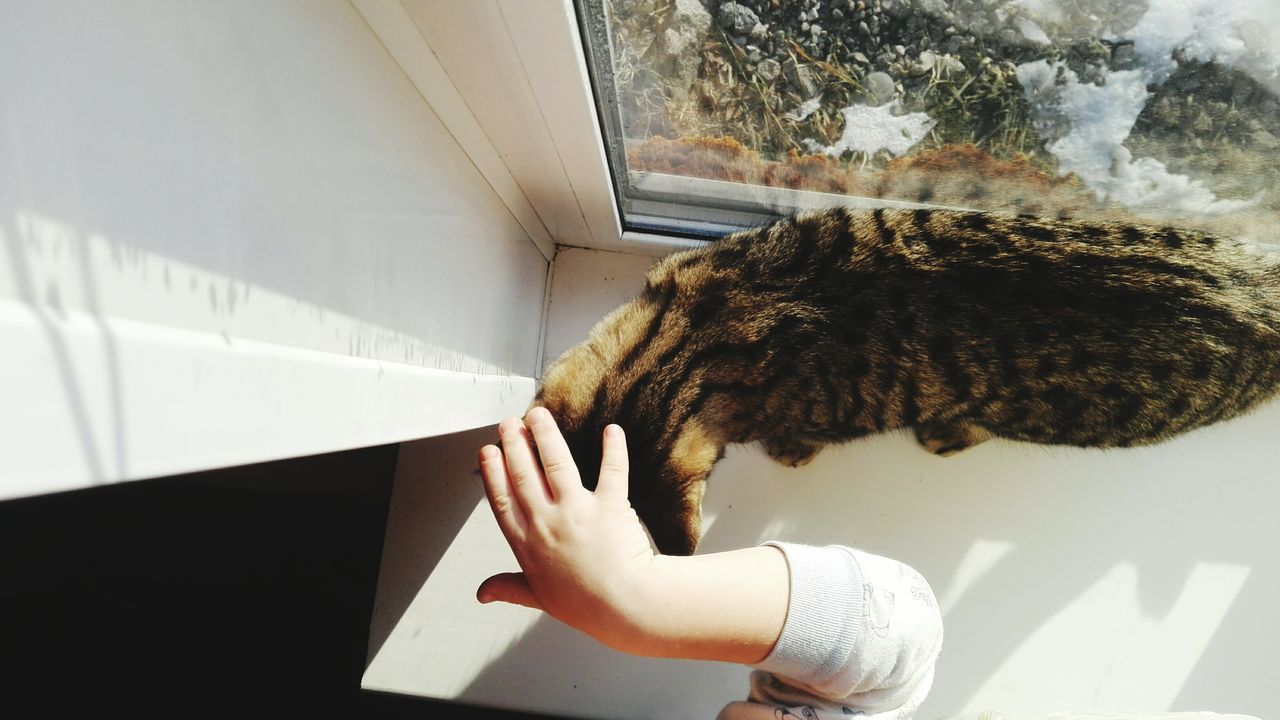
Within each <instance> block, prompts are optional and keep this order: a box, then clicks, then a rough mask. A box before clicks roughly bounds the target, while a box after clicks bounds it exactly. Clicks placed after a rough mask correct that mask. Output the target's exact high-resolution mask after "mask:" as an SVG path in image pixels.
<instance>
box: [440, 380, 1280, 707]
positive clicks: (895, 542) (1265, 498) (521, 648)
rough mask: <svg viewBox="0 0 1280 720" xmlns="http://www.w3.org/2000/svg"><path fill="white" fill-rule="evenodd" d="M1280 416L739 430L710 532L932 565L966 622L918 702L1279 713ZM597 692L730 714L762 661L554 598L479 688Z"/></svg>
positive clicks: (551, 694)
mask: <svg viewBox="0 0 1280 720" xmlns="http://www.w3.org/2000/svg"><path fill="white" fill-rule="evenodd" d="M1277 427H1280V403H1272V404H1271V405H1270V406H1268V407H1266V408H1265V409H1264V410H1263V411H1261V412H1258V413H1255V414H1254V415H1252V416H1250V417H1248V418H1245V419H1243V420H1237V421H1234V422H1230V423H1226V424H1224V425H1221V426H1218V427H1217V428H1211V429H1209V430H1205V431H1201V432H1198V433H1195V434H1193V435H1191V436H1187V437H1184V438H1182V439H1180V440H1177V441H1175V442H1174V443H1171V444H1169V445H1166V446H1163V447H1160V448H1146V449H1137V450H1130V451H1116V452H1100V451H1079V450H1071V449H1063V448H1045V447H1038V446H1029V445H1022V444H1015V443H1005V442H993V443H989V444H987V445H984V446H981V447H979V448H975V449H973V450H970V451H968V452H966V453H964V454H962V455H960V456H958V457H955V458H949V459H943V458H936V457H934V456H931V455H928V454H926V453H925V452H924V451H923V450H920V449H919V448H917V447H915V446H914V442H913V441H911V440H909V439H908V437H907V436H906V435H904V434H899V435H894V436H885V437H879V438H872V439H868V440H865V441H860V442H857V443H854V444H851V445H848V446H845V447H840V448H831V449H828V450H826V451H824V453H823V454H822V455H820V456H819V457H818V459H817V460H815V462H814V463H813V464H811V465H810V466H808V467H806V468H803V469H800V470H788V469H785V468H781V467H779V466H777V465H775V464H773V463H772V462H771V461H769V460H768V459H767V458H765V457H764V456H763V454H762V453H761V452H759V451H758V450H756V449H754V448H745V447H735V448H731V449H730V452H729V453H728V456H727V457H726V458H725V460H723V461H722V463H721V464H720V465H719V466H718V467H717V469H716V472H715V474H714V475H713V477H712V479H711V489H710V491H709V493H708V495H707V498H706V502H705V510H706V512H707V516H708V521H707V531H706V535H705V538H704V541H703V545H702V547H701V549H700V551H701V552H713V551H718V550H725V549H731V548H736V547H742V546H748V545H753V544H756V543H758V542H760V541H762V540H765V539H770V538H777V539H785V540H790V541H796V542H804V543H813V544H827V543H840V544H847V545H853V546H855V547H859V548H862V549H864V550H867V551H871V552H876V553H880V554H884V555H889V556H893V557H897V558H899V559H901V560H904V561H906V562H908V563H910V564H912V565H913V566H915V567H916V568H918V569H919V570H920V571H921V572H922V573H923V574H924V575H925V576H926V577H928V578H930V579H931V582H932V585H933V588H934V590H935V593H936V594H937V596H938V598H939V601H940V604H941V606H942V609H943V612H944V617H945V621H946V624H947V641H946V645H945V647H944V650H943V656H942V659H941V661H940V665H939V669H938V675H937V680H936V682H935V686H934V691H933V694H932V696H931V698H930V699H929V701H928V702H927V703H926V706H925V707H924V708H922V710H921V712H920V714H919V715H918V717H920V718H935V717H941V716H945V715H951V714H954V713H958V712H962V711H973V710H987V709H995V710H1001V711H1005V712H1016V713H1025V714H1031V713H1049V712H1061V711H1068V710H1072V711H1083V710H1110V711H1135V712H1137V711H1146V712H1153V711H1165V710H1179V711H1181V710H1212V711H1216V712H1224V713H1225V712H1240V713H1249V714H1253V715H1257V716H1259V717H1276V716H1277V715H1280V701H1278V700H1277V698H1276V696H1275V694H1274V692H1273V690H1272V689H1273V688H1275V687H1276V686H1277V682H1280V677H1277V672H1280V671H1278V670H1277V666H1276V665H1275V663H1274V658H1273V657H1272V656H1273V655H1274V651H1275V648H1277V647H1280V630H1276V629H1274V626H1273V625H1271V624H1270V623H1269V621H1268V620H1267V618H1268V616H1269V615H1270V614H1271V611H1270V610H1268V609H1267V608H1274V607H1277V606H1280V567H1277V565H1276V563H1275V555H1274V548H1275V547H1277V546H1278V545H1280V526H1278V525H1277V524H1276V523H1275V522H1274V520H1273V519H1272V512H1271V508H1274V507H1275V506H1276V505H1277V501H1278V500H1280V483H1277V482H1276V480H1277V477H1276V475H1277V471H1276V469H1275V465H1274V452H1273V451H1272V449H1271V448H1272V446H1273V439H1274V437H1275V434H1276V433H1275V428H1277ZM689 601H690V602H697V599H696V598H689ZM1267 628H1271V629H1267ZM552 658H554V660H555V662H554V663H552V662H548V661H549V659H552ZM578 692H581V693H582V698H583V705H582V706H581V707H582V711H581V713H580V714H582V715H584V716H587V715H591V714H592V713H597V714H599V713H601V712H602V710H603V708H605V707H607V706H608V705H607V704H605V705H602V704H601V702H600V700H599V698H600V697H601V695H602V694H604V695H605V696H607V697H610V698H612V699H614V700H616V701H617V704H618V706H619V707H621V706H625V710H618V711H617V714H616V716H618V717H623V716H627V717H645V716H648V715H652V714H654V713H655V712H656V713H659V714H661V713H662V712H664V711H665V712H669V711H670V710H671V708H673V707H675V708H679V709H680V710H681V711H682V713H683V714H687V715H689V716H693V715H694V714H697V713H695V712H694V711H695V710H699V711H701V714H702V715H705V716H707V717H711V716H714V713H715V712H716V711H717V710H718V709H719V707H720V706H721V704H723V703H724V702H727V701H729V700H733V699H738V698H739V697H741V696H743V695H744V694H745V692H746V672H745V670H743V669H742V668H737V667H730V666H721V665H718V664H714V663H685V662H676V661H652V660H642V659H637V658H630V657H625V656H622V655H620V654H618V653H614V652H612V651H610V650H607V649H605V648H603V647H599V646H596V645H595V644H594V643H592V642H591V641H590V640H589V639H587V638H585V637H583V636H580V635H578V634H576V633H574V632H572V631H569V630H567V629H566V628H564V627H562V626H560V625H559V624H558V623H556V622H555V621H552V620H550V619H548V618H543V619H541V620H539V621H538V622H536V623H535V624H534V625H533V626H532V627H531V628H530V629H529V631H528V632H527V633H526V634H525V635H524V636H523V637H521V638H520V639H519V640H518V641H516V642H514V643H513V644H511V645H510V646H509V647H508V648H507V649H506V651H505V652H504V653H503V654H502V655H501V656H500V657H498V658H497V659H496V660H494V661H493V662H491V663H490V664H488V665H487V666H485V667H484V668H483V670H482V671H480V672H479V673H478V674H477V675H476V677H475V679H474V680H473V681H472V682H471V684H470V685H469V686H468V687H467V688H466V689H465V690H464V691H463V692H462V693H461V694H460V697H461V698H462V699H464V700H467V701H470V702H477V703H494V702H497V703H499V704H503V705H506V704H511V703H514V704H517V705H518V704H519V703H521V702H532V703H534V704H535V705H543V704H545V703H550V704H556V705H561V706H563V705H564V704H565V703H568V706H569V707H573V706H574V700H573V697H574V694H575V693H578ZM513 698H514V700H513ZM574 714H577V713H574Z"/></svg>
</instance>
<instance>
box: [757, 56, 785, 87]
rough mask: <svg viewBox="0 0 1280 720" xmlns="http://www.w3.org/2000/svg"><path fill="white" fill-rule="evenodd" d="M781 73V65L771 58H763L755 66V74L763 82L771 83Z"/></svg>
mask: <svg viewBox="0 0 1280 720" xmlns="http://www.w3.org/2000/svg"><path fill="white" fill-rule="evenodd" d="M781 73H782V65H781V64H779V63H778V61H777V60H774V59H773V58H765V59H764V60H761V61H760V64H759V65H756V74H757V75H759V76H760V78H761V79H762V80H764V81H765V82H773V81H774V80H776V79H777V77H778V75H780V74H781Z"/></svg>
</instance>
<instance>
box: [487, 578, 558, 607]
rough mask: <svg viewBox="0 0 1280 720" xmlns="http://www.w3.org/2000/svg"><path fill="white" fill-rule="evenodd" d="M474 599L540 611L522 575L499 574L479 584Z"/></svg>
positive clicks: (539, 605)
mask: <svg viewBox="0 0 1280 720" xmlns="http://www.w3.org/2000/svg"><path fill="white" fill-rule="evenodd" d="M476 599H477V600H479V601H480V602H482V603H486V604H487V603H491V602H504V603H511V604H513V605H523V606H525V607H527V608H533V609H534V610H541V609H542V605H541V604H540V603H539V602H538V598H536V597H534V595H533V591H532V590H530V589H529V581H528V580H526V579H525V576H524V573H499V574H498V575H494V576H493V577H491V578H489V579H488V580H485V581H484V582H482V583H480V588H479V589H478V590H476Z"/></svg>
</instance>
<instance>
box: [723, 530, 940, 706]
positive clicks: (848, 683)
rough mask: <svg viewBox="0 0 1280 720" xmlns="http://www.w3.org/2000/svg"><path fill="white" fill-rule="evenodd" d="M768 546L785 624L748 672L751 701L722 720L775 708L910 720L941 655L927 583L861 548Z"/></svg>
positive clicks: (936, 616) (935, 609) (937, 618)
mask: <svg viewBox="0 0 1280 720" xmlns="http://www.w3.org/2000/svg"><path fill="white" fill-rule="evenodd" d="M768 544H769V545H772V546H773V547H776V548H778V549H779V550H781V551H782V553H783V554H784V555H785V556H786V558H787V566H788V568H789V570H790V575H791V580H790V605H789V606H788V609H787V619H786V622H785V624H784V625H783V628H782V634H781V635H780V636H779V637H778V642H777V644H776V645H775V646H774V648H773V651H772V652H770V653H769V656H768V657H766V658H765V659H764V660H763V661H762V662H760V663H759V664H758V665H757V666H756V667H758V668H759V670H758V671H756V672H755V673H752V677H751V694H750V699H751V701H752V702H748V703H733V704H732V705H730V706H729V707H726V708H725V710H724V711H723V712H722V713H721V715H720V717H721V718H723V719H726V720H731V719H734V718H747V717H753V716H755V713H756V712H758V711H762V710H765V709H766V708H769V709H770V710H772V709H773V708H779V707H781V708H790V709H793V710H794V711H795V712H793V713H792V714H794V715H795V716H797V717H805V716H806V715H808V716H809V717H819V718H820V717H824V716H827V715H828V714H829V713H830V714H831V716H832V717H838V716H846V715H848V714H850V713H859V714H862V715H864V716H866V717H868V718H874V717H875V716H877V715H880V716H883V717H884V718H893V719H894V720H907V719H908V718H910V717H911V716H912V715H913V714H914V713H915V711H916V709H917V708H919V706H920V703H921V702H923V701H924V698H925V696H926V695H927V694H928V692H929V688H930V687H931V686H932V684H933V669H934V664H935V663H936V662H937V659H938V653H939V651H940V650H941V648H942V616H941V614H940V613H939V612H938V605H937V602H936V601H935V600H934V596H933V591H932V590H931V589H930V588H929V584H928V583H927V582H926V581H925V579H924V578H923V577H921V576H920V574H919V573H918V572H916V571H915V570H913V569H912V568H910V567H908V566H906V565H904V564H902V563H900V562H898V561H896V560H891V559H889V558H885V557H880V556H878V555H872V554H871V553H867V552H863V551H861V550H854V549H851V548H846V547H840V546H835V545H833V546H828V547H811V546H806V545H794V544H789V543H768ZM761 703H763V704H764V707H758V705H759V704H761ZM752 705H757V707H750V706H752ZM806 711H807V712H806Z"/></svg>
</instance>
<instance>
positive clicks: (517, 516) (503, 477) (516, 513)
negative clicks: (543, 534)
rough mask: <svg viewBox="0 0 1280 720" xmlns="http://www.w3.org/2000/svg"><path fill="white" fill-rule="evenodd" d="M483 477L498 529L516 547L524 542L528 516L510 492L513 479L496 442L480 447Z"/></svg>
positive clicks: (513, 547)
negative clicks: (494, 444) (495, 445)
mask: <svg viewBox="0 0 1280 720" xmlns="http://www.w3.org/2000/svg"><path fill="white" fill-rule="evenodd" d="M480 477H481V478H483V479H484V494H485V497H487V498H488V499H489V508H490V509H491V510H493V517H494V519H496V520H497V521H498V528H499V529H501V530H502V535H503V536H504V537H505V538H506V539H507V544H508V545H510V546H511V548H512V550H514V549H515V548H516V545H517V544H519V543H523V542H524V537H525V534H526V533H527V532H528V530H529V518H528V517H527V516H526V515H525V514H524V509H523V508H521V507H520V504H519V503H518V502H516V499H515V498H514V497H512V495H511V479H510V478H508V477H507V467H506V465H505V463H504V462H503V459H502V451H501V450H499V449H498V448H496V447H494V446H493V445H485V446H484V447H482V448H480Z"/></svg>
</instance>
